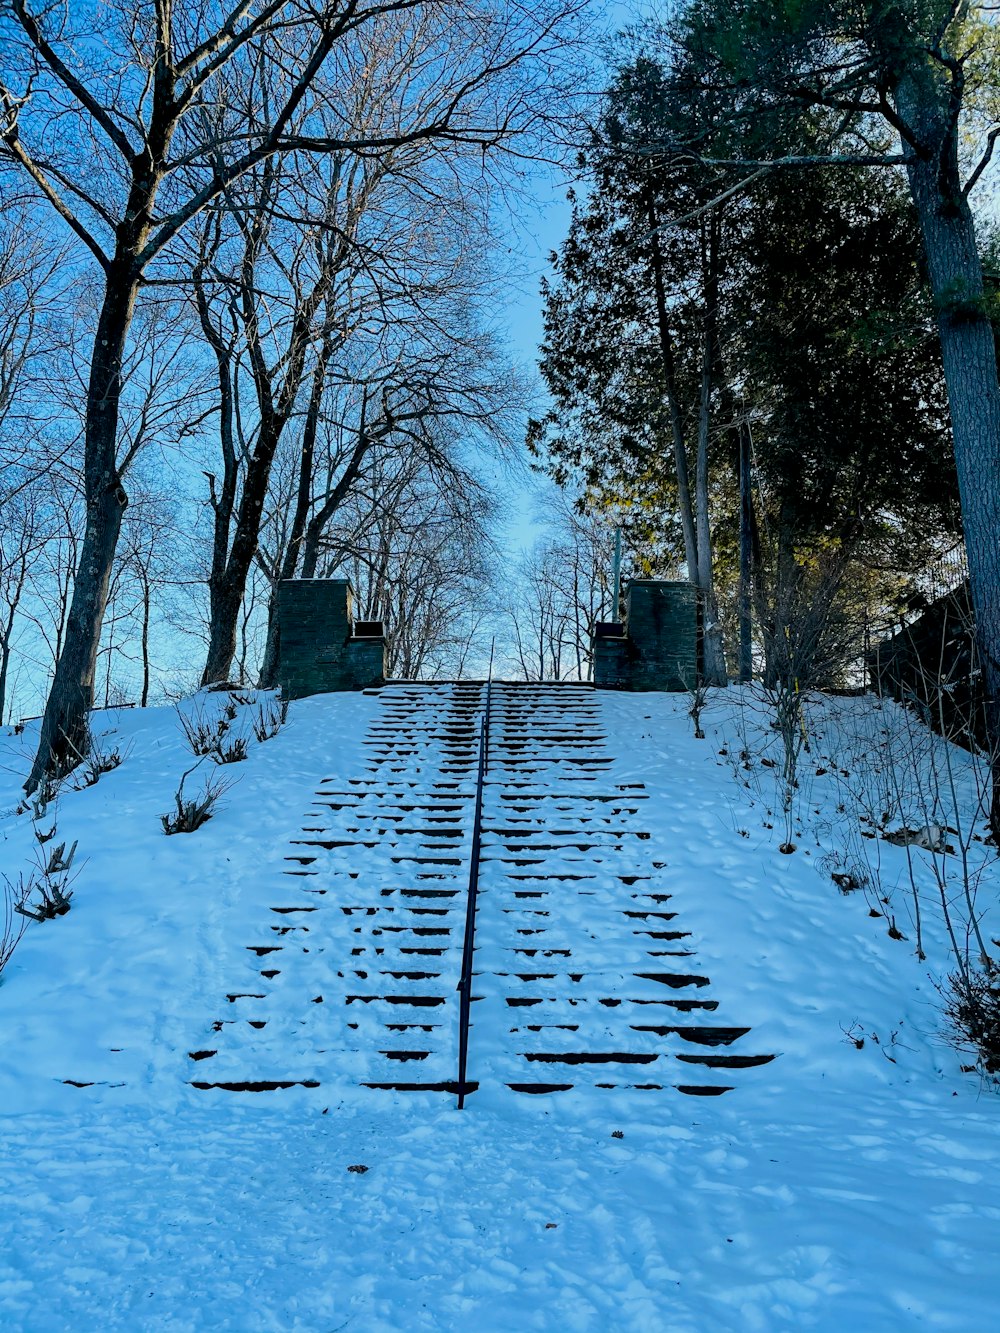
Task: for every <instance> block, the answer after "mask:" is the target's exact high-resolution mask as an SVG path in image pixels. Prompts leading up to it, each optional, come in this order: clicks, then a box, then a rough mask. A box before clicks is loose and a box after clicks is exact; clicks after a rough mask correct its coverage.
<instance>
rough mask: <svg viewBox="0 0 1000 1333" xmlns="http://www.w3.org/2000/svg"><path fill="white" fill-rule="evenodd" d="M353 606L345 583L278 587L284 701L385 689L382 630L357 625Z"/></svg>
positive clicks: (293, 583)
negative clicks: (309, 696)
mask: <svg viewBox="0 0 1000 1333" xmlns="http://www.w3.org/2000/svg"><path fill="white" fill-rule="evenodd" d="M353 601H354V593H353V590H352V588H351V585H350V583H349V582H348V581H347V579H286V580H283V581H282V582H281V583H279V584H278V681H279V684H280V685H281V693H282V696H283V697H284V698H286V699H302V698H305V697H306V696H307V695H310V694H326V693H329V692H331V691H334V690H361V689H365V688H367V687H368V686H371V685H381V684H383V683H384V681H385V638H384V636H383V633H382V626H381V624H379V623H378V622H377V621H355V620H354V616H353Z"/></svg>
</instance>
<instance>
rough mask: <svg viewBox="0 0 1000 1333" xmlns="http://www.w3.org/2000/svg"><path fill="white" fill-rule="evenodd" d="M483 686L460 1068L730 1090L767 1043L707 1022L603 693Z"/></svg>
mask: <svg viewBox="0 0 1000 1333" xmlns="http://www.w3.org/2000/svg"><path fill="white" fill-rule="evenodd" d="M493 694H494V702H493V705H492V708H491V744H490V765H489V772H488V776H487V785H486V792H485V800H484V819H483V853H482V868H481V873H480V905H479V922H478V929H477V940H476V958H475V971H476V981H475V989H476V991H477V993H479V994H481V995H482V997H483V998H482V1001H481V1002H480V1004H479V1005H477V1006H476V1007H475V1008H474V1010H473V1029H472V1034H471V1038H470V1051H471V1055H470V1071H471V1073H472V1074H473V1075H474V1076H475V1077H476V1078H478V1080H479V1082H480V1087H481V1089H483V1090H485V1089H494V1088H497V1087H506V1088H510V1089H512V1090H514V1091H515V1092H517V1093H546V1092H561V1093H571V1092H572V1091H573V1090H574V1089H582V1088H587V1087H589V1088H598V1089H610V1088H617V1089H624V1088H629V1089H633V1090H635V1091H637V1092H641V1093H647V1092H656V1091H661V1090H671V1091H673V1090H674V1089H680V1090H681V1091H683V1092H687V1093H691V1094H693V1095H715V1094H718V1093H721V1092H725V1091H727V1090H729V1088H731V1087H732V1086H733V1084H732V1082H731V1081H730V1079H731V1076H732V1074H733V1071H734V1070H735V1069H740V1070H745V1069H748V1068H752V1067H753V1066H754V1065H756V1064H762V1063H766V1062H768V1061H769V1060H770V1059H771V1058H772V1056H771V1055H770V1054H763V1055H759V1054H756V1053H749V1054H747V1055H745V1056H744V1055H738V1054H736V1053H733V1052H730V1050H729V1047H730V1046H731V1045H732V1044H733V1043H735V1042H738V1041H739V1040H740V1039H741V1038H742V1037H743V1036H744V1035H745V1034H746V1032H747V1029H746V1028H737V1027H732V1026H729V1027H726V1026H722V1025H720V1024H718V1023H717V1022H716V1021H715V1017H714V1014H715V1010H716V1009H717V1007H718V1002H717V1001H716V1000H715V999H713V998H712V997H711V994H710V981H709V978H708V977H706V976H704V975H703V974H702V972H701V969H700V968H699V967H698V963H697V958H696V956H695V955H694V952H693V950H692V949H691V948H690V947H689V943H688V941H689V938H690V937H689V935H688V933H687V932H686V931H685V930H684V929H683V923H682V922H680V921H679V920H678V919H677V916H676V913H674V912H673V911H672V910H671V907H670V899H671V894H670V870H669V866H668V865H667V861H666V855H665V853H664V851H663V849H662V848H661V849H655V848H653V845H652V840H651V838H650V834H649V832H648V827H647V826H646V825H645V824H644V821H643V813H644V811H645V808H646V802H647V800H648V796H647V793H645V792H644V791H643V790H642V787H641V785H640V784H636V783H627V784H620V785H619V784H616V783H615V782H614V778H613V767H614V758H613V756H612V755H611V754H610V753H609V750H608V745H607V737H606V735H605V733H604V730H603V728H602V726H601V703H600V696H598V695H597V694H595V693H594V692H593V691H592V690H590V689H587V688H585V687H576V688H568V687H566V686H561V685H560V686H548V687H547V686H528V687H526V686H517V685H499V686H494V692H493ZM657 858H658V859H657ZM481 1095H482V1094H481Z"/></svg>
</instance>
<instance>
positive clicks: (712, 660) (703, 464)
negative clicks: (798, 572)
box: [692, 212, 728, 685]
mask: <svg viewBox="0 0 1000 1333" xmlns="http://www.w3.org/2000/svg"><path fill="white" fill-rule="evenodd" d="M705 227H706V230H707V236H705V237H704V238H703V254H702V266H703V272H704V315H703V319H704V329H703V343H702V360H701V395H700V401H699V404H698V454H697V459H696V466H695V531H696V543H697V552H698V560H697V566H696V569H695V573H694V578H693V579H692V582H693V583H695V584H696V585H697V587H698V590H699V592H700V594H701V602H702V611H703V615H704V624H705V628H704V633H703V636H702V658H703V670H704V674H705V680H706V681H707V682H708V683H709V684H710V685H725V684H726V683H727V679H728V677H727V673H726V654H725V649H724V647H723V643H722V626H721V624H720V622H719V603H718V600H717V599H716V596H715V579H714V575H713V570H712V525H711V516H710V514H709V497H708V443H709V433H710V428H711V424H712V389H713V374H714V370H715V366H716V362H717V360H718V357H717V355H716V348H717V341H718V329H717V316H718V301H719V272H718V268H719V217H718V214H717V213H715V212H713V213H712V214H711V215H710V217H709V218H708V220H707V222H706V224H705Z"/></svg>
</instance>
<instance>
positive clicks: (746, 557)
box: [739, 421, 753, 685]
mask: <svg viewBox="0 0 1000 1333" xmlns="http://www.w3.org/2000/svg"><path fill="white" fill-rule="evenodd" d="M739 442H740V582H739V603H740V608H739V610H740V671H739V679H740V684H741V685H746V684H748V683H749V682H750V681H751V680H752V679H753V626H752V623H751V616H750V607H751V588H752V582H751V579H752V574H751V571H752V568H753V542H752V537H751V532H752V517H751V514H752V509H753V494H752V491H751V487H750V426H749V424H748V423H747V422H746V421H741V422H740V424H739Z"/></svg>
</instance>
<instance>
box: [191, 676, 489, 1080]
mask: <svg viewBox="0 0 1000 1333" xmlns="http://www.w3.org/2000/svg"><path fill="white" fill-rule="evenodd" d="M484 694H485V687H484V686H482V685H478V684H474V683H469V684H465V683H458V684H443V685H426V684H419V685H409V684H400V685H390V686H387V687H385V688H384V689H383V690H382V691H380V695H381V698H380V709H379V712H378V715H377V716H376V718H375V720H374V722H373V723H372V725H371V728H370V730H369V733H368V736H367V738H366V741H365V746H366V748H367V750H368V753H369V756H370V758H369V762H368V765H367V768H366V770H365V771H364V772H362V773H360V774H358V775H355V776H351V777H338V778H336V779H330V780H329V781H327V782H324V783H323V785H322V786H321V787H320V789H319V791H318V792H317V794H316V798H315V801H314V803H313V805H312V806H311V807H310V809H309V811H308V814H307V816H306V819H305V821H304V826H303V830H302V833H301V835H300V837H299V838H298V839H296V840H295V842H294V844H293V845H292V847H291V848H290V850H289V855H288V863H289V868H288V871H287V873H286V877H285V883H284V886H283V888H284V892H283V893H282V895H281V897H280V901H277V902H276V904H275V905H274V906H273V907H272V908H271V912H272V914H273V920H271V921H269V922H268V923H267V924H266V926H265V927H264V930H263V932H262V937H261V941H260V942H259V943H257V944H255V945H252V946H250V951H251V953H252V954H254V955H255V956H256V959H257V962H258V963H259V969H258V973H257V977H256V978H255V979H254V983H253V984H252V985H250V986H247V987H246V988H245V989H240V990H235V991H233V992H230V993H229V994H228V995H227V997H226V998H227V1001H228V1004H227V1006H226V1011H225V1012H224V1013H223V1014H222V1015H221V1016H220V1017H219V1018H218V1019H217V1020H216V1022H215V1024H214V1025H213V1029H214V1034H215V1035H214V1036H213V1039H212V1040H211V1041H210V1042H208V1041H206V1043H205V1048H204V1051H193V1052H192V1053H191V1058H192V1060H194V1061H196V1062H197V1073H196V1075H195V1077H194V1078H193V1079H192V1081H193V1082H194V1083H195V1086H197V1087H224V1088H229V1089H232V1090H235V1091H240V1090H246V1091H264V1090H269V1089H271V1088H275V1087H288V1086H292V1085H293V1084H300V1085H304V1086H318V1085H319V1084H321V1083H322V1084H324V1085H326V1084H329V1083H348V1084H351V1083H353V1084H355V1085H359V1084H363V1085H367V1086H374V1087H391V1088H400V1089H408V1090H414V1091H416V1090H427V1091H451V1090H453V1089H454V1087H455V1082H454V1081H455V1078H456V1063H455V1061H456V1056H455V1052H456V1049H457V1042H458V1027H457V1024H458V997H457V995H456V992H455V985H456V980H457V977H458V974H459V971H460V969H461V961H462V934H463V927H464V920H465V904H466V897H467V890H468V883H469V842H470V839H471V830H472V821H473V814H474V807H475V794H476V769H477V764H478V753H479V752H478V744H479V725H480V718H481V716H482V709H483V697H484Z"/></svg>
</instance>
